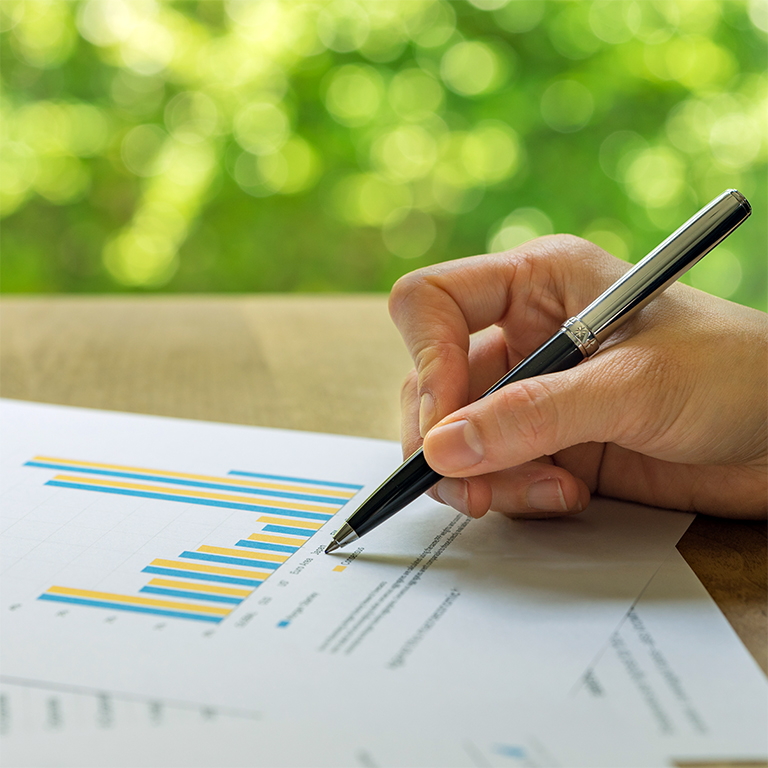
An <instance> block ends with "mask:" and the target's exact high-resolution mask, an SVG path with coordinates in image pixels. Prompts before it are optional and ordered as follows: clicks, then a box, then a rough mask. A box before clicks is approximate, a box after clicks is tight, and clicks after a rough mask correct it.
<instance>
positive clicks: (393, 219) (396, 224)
mask: <svg viewBox="0 0 768 768" xmlns="http://www.w3.org/2000/svg"><path fill="white" fill-rule="evenodd" d="M436 235H437V227H436V226H435V221H434V219H433V218H432V217H431V216H430V215H429V214H428V213H424V212H423V211H417V210H410V211H402V210H395V211H393V212H392V213H391V214H390V215H389V217H388V218H387V220H386V221H385V222H384V226H383V227H382V230H381V236H382V239H383V240H384V245H386V246H387V250H388V251H389V252H390V253H393V254H394V255H395V256H399V257H400V258H401V259H418V258H419V256H423V255H424V254H425V253H426V252H427V251H428V250H429V249H430V248H431V247H432V245H433V243H434V242H435V237H436Z"/></svg>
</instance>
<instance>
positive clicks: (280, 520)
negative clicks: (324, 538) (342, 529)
mask: <svg viewBox="0 0 768 768" xmlns="http://www.w3.org/2000/svg"><path fill="white" fill-rule="evenodd" d="M259 522H260V523H271V524H272V525H289V526H290V527H291V528H311V529H312V530H313V531H318V530H320V528H322V527H323V525H325V523H313V522H312V521H311V520H288V519H287V518H285V517H269V516H264V517H260V518H259Z"/></svg>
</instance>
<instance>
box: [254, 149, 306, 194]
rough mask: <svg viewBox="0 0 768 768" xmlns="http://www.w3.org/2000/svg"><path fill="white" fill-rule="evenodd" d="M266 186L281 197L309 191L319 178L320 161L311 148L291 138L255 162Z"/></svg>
mask: <svg viewBox="0 0 768 768" xmlns="http://www.w3.org/2000/svg"><path fill="white" fill-rule="evenodd" d="M258 166H259V171H260V173H261V177H262V179H263V180H264V183H265V184H266V186H267V187H269V188H270V189H272V190H273V191H275V192H280V193H282V194H284V195H288V194H294V193H296V192H302V191H304V190H305V189H309V187H311V186H312V185H313V184H314V183H315V182H316V181H317V178H318V176H319V175H320V161H319V158H318V155H317V153H316V152H315V150H314V149H312V147H311V146H310V144H308V143H307V142H306V141H305V140H304V139H302V138H301V137H300V136H292V137H291V138H290V139H289V140H288V141H287V142H286V143H285V144H284V145H283V147H282V148H281V149H280V150H279V151H277V152H275V153H274V154H271V155H264V156H263V157H260V158H259V159H258Z"/></svg>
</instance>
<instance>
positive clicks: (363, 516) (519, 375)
mask: <svg viewBox="0 0 768 768" xmlns="http://www.w3.org/2000/svg"><path fill="white" fill-rule="evenodd" d="M583 359H584V353H583V351H582V350H581V349H580V348H579V347H578V346H577V344H575V343H574V341H573V340H572V339H571V338H570V337H569V336H568V334H567V333H565V332H564V331H558V332H557V333H556V334H555V335H554V336H553V337H552V338H551V339H549V340H548V341H546V342H545V343H544V344H542V345H541V346H540V347H539V348H538V349H537V350H536V351H535V352H532V353H531V354H530V355H529V356H528V357H526V358H525V360H523V361H522V362H520V363H519V364H518V365H516V366H515V367H514V368H513V369H512V370H511V371H510V372H509V373H507V374H506V375H505V376H503V377H502V378H501V379H499V380H498V381H497V382H496V383H495V384H494V385H493V386H492V387H490V389H488V390H487V391H486V392H485V393H484V394H483V395H481V397H487V396H488V395H490V394H493V393H494V392H497V391H498V390H499V389H501V388H502V387H505V386H506V385H508V384H512V383H513V382H515V381H521V380H522V379H529V378H531V377H532V376H541V375H542V374H545V373H555V372H556V371H564V370H566V369H568V368H573V367H574V366H575V365H578V364H579V363H580V362H581V361H582V360H583ZM442 477H443V476H442V475H441V474H439V473H437V472H435V470H434V469H432V467H430V466H429V464H427V460H426V458H425V457H424V451H423V449H421V448H419V449H418V450H417V451H416V452H415V453H413V454H411V456H409V457H408V458H407V459H406V460H405V461H404V462H403V464H401V465H400V466H399V467H398V468H397V469H396V470H395V472H393V473H392V475H390V476H389V477H388V478H387V479H386V480H385V481H384V482H383V483H382V484H381V485H380V486H379V487H378V488H377V489H376V490H375V491H374V492H373V493H372V494H371V496H370V497H369V498H368V499H367V500H366V501H365V502H364V503H363V504H362V506H361V507H360V508H359V509H358V510H357V511H356V512H355V513H354V514H353V515H352V516H351V517H350V518H349V520H347V524H348V525H349V526H350V527H351V528H352V530H353V531H354V532H355V533H356V534H357V535H358V537H360V536H363V535H364V534H366V533H367V532H368V531H371V530H373V529H374V528H376V527H377V526H378V525H381V523H383V522H384V521H385V520H387V519H389V518H390V517H392V515H394V514H395V513H396V512H399V511H400V510H401V509H403V507H405V506H407V505H408V504H410V503H411V502H412V501H415V500H416V499H417V498H418V497H419V496H421V495H422V494H423V493H424V492H425V491H428V490H429V489H430V488H431V487H432V486H433V485H434V484H435V483H437V482H438V481H439V480H441V479H442Z"/></svg>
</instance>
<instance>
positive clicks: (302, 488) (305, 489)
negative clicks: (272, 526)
mask: <svg viewBox="0 0 768 768" xmlns="http://www.w3.org/2000/svg"><path fill="white" fill-rule="evenodd" d="M32 461H44V462H47V463H48V464H69V465H70V466H71V467H72V468H73V469H76V468H77V467H91V468H92V469H112V470H116V471H118V472H141V473H143V474H145V475H157V476H158V479H160V478H162V477H178V478H180V479H184V480H200V481H202V482H206V483H227V484H228V485H241V486H243V488H265V489H268V490H271V491H291V492H295V493H311V494H314V495H315V496H341V497H343V498H346V499H351V498H352V497H353V496H354V495H355V493H357V491H344V490H341V489H334V490H322V489H320V490H316V488H315V486H306V485H285V484H281V483H269V482H265V481H262V480H240V479H233V478H232V477H231V476H230V475H227V476H226V477H214V476H212V475H191V474H188V473H186V472H167V471H166V470H163V469H145V468H143V467H124V466H121V465H120V464H98V463H96V462H94V461H74V460H72V459H56V458H53V457H52V456H35V457H34V458H33V459H32Z"/></svg>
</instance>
